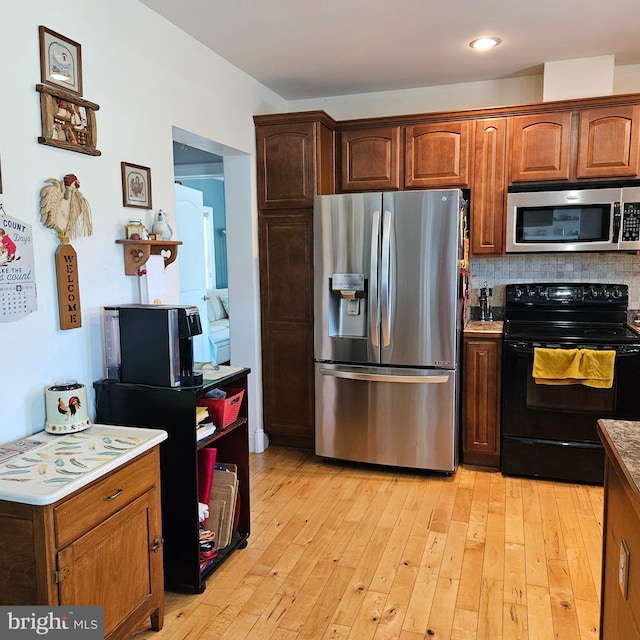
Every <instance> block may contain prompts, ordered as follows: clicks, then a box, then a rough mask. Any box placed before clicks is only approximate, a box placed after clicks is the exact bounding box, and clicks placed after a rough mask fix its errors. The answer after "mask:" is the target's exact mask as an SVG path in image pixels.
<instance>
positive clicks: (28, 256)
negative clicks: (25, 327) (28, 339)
mask: <svg viewBox="0 0 640 640" xmlns="http://www.w3.org/2000/svg"><path fill="white" fill-rule="evenodd" d="M37 308H38V300H37V296H36V276H35V268H34V257H33V236H32V233H31V225H29V224H27V223H26V222H22V220H18V218H12V217H11V216H8V215H6V213H5V212H4V209H3V208H2V205H1V204H0V322H13V321H15V320H20V319H21V318H24V317H25V316H27V315H29V314H30V313H31V312H32V311H35V310H36V309H37Z"/></svg>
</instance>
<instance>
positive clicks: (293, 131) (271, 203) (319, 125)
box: [254, 112, 335, 209]
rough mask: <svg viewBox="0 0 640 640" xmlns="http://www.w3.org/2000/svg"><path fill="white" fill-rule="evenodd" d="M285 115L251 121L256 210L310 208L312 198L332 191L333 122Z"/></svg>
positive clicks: (312, 116)
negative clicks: (256, 176)
mask: <svg viewBox="0 0 640 640" xmlns="http://www.w3.org/2000/svg"><path fill="white" fill-rule="evenodd" d="M285 115H289V118H285V119H283V118H282V117H278V116H271V117H269V116H256V117H255V118H254V120H255V122H256V124H257V125H258V126H257V128H256V151H257V158H258V207H259V208H260V209H268V208H276V209H282V208H300V207H312V206H313V198H314V196H315V195H317V194H319V193H333V192H334V190H335V189H334V184H335V180H334V157H335V153H334V142H333V121H331V120H330V118H328V116H327V115H326V114H323V113H322V112H311V113H305V114H302V116H301V115H300V114H285ZM260 122H263V123H266V122H268V123H269V124H263V125H259V124H258V123H260Z"/></svg>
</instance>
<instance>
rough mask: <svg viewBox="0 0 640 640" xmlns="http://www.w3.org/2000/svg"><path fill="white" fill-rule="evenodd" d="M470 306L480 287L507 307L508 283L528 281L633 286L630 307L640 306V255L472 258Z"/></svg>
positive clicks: (600, 254) (533, 255)
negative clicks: (505, 298) (506, 287)
mask: <svg viewBox="0 0 640 640" xmlns="http://www.w3.org/2000/svg"><path fill="white" fill-rule="evenodd" d="M470 271H471V279H470V284H469V286H470V291H469V306H470V307H477V306H478V305H479V303H478V289H479V288H480V287H482V286H484V283H485V282H486V283H487V286H488V287H493V306H494V307H504V294H505V285H507V284H515V283H521V282H522V283H527V282H597V283H603V284H626V285H629V309H634V310H635V309H640V256H636V255H631V254H626V253H572V254H566V253H548V254H547V253H544V254H542V253H540V254H518V255H509V256H504V257H491V258H472V259H471V260H470Z"/></svg>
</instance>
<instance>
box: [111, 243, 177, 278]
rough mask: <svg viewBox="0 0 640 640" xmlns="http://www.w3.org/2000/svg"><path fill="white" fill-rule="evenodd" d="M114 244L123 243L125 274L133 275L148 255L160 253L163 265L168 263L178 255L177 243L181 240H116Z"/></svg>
mask: <svg viewBox="0 0 640 640" xmlns="http://www.w3.org/2000/svg"><path fill="white" fill-rule="evenodd" d="M116 244H122V245H124V272H125V274H126V275H128V276H135V275H137V274H138V269H139V268H140V267H141V266H142V265H143V264H145V263H146V262H147V260H148V259H149V256H150V255H155V256H157V255H161V256H162V257H163V258H164V266H165V267H166V266H167V265H170V264H171V263H172V262H173V261H174V260H175V259H176V258H177V257H178V245H179V244H182V242H181V241H180V240H116ZM163 252H165V253H163Z"/></svg>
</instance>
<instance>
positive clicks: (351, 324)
mask: <svg viewBox="0 0 640 640" xmlns="http://www.w3.org/2000/svg"><path fill="white" fill-rule="evenodd" d="M329 293H330V295H329V335H330V336H332V337H349V338H366V337H367V316H368V305H367V280H366V278H365V277H364V273H334V274H333V276H332V277H331V278H329Z"/></svg>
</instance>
